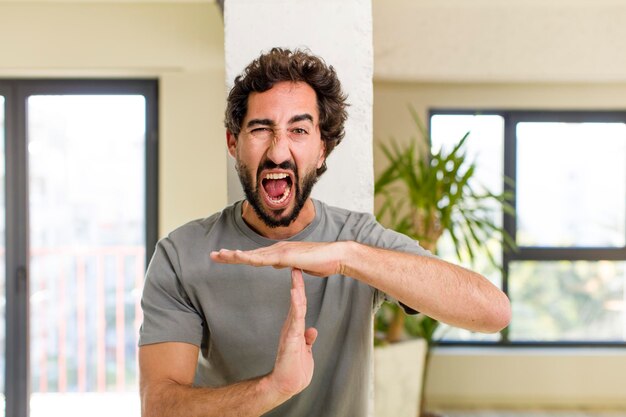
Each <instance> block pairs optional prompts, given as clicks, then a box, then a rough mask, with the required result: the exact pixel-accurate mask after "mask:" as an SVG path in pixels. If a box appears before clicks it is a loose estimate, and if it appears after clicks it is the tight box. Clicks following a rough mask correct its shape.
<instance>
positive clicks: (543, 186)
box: [516, 123, 626, 247]
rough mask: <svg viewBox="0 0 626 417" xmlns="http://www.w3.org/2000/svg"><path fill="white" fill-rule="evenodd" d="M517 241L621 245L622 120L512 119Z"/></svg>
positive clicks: (625, 166)
mask: <svg viewBox="0 0 626 417" xmlns="http://www.w3.org/2000/svg"><path fill="white" fill-rule="evenodd" d="M516 185H517V242H518V244H519V245H520V246H565V247H576V246H596V247H602V246H607V247H612V246H617V247H621V246H624V245H625V244H626V241H625V240H626V227H625V222H626V216H625V215H624V213H626V125H624V124H623V123H518V124H517V184H516Z"/></svg>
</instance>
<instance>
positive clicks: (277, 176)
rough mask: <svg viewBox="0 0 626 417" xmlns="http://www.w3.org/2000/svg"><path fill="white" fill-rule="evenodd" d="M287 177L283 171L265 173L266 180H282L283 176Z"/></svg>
mask: <svg viewBox="0 0 626 417" xmlns="http://www.w3.org/2000/svg"><path fill="white" fill-rule="evenodd" d="M287 177H289V175H288V174H285V173H284V172H281V173H276V174H265V179H266V180H282V179H283V178H287Z"/></svg>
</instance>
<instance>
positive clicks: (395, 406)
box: [374, 339, 427, 417]
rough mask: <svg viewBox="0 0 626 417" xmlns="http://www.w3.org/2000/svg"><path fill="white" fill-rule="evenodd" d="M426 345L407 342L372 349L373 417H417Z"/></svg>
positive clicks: (416, 341) (419, 341) (417, 341)
mask: <svg viewBox="0 0 626 417" xmlns="http://www.w3.org/2000/svg"><path fill="white" fill-rule="evenodd" d="M426 351H427V345H426V341H425V340H424V339H414V340H408V341H404V342H400V343H395V344H392V345H387V346H380V347H376V348H375V349H374V417H417V416H418V414H419V409H420V400H421V393H422V374H423V372H424V362H425V359H426Z"/></svg>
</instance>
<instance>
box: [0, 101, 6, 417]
mask: <svg viewBox="0 0 626 417" xmlns="http://www.w3.org/2000/svg"><path fill="white" fill-rule="evenodd" d="M4 159H5V158H4V97H3V96H0V416H4V415H5V401H4V391H5V390H4V375H5V357H6V353H5V346H6V316H5V306H6V298H5V297H6V290H5V281H6V280H5V274H6V255H5V254H6V250H5V248H6V246H5V236H6V233H5V225H4V222H5V219H6V212H5V204H4V184H5V167H4Z"/></svg>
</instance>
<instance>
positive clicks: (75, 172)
mask: <svg viewBox="0 0 626 417" xmlns="http://www.w3.org/2000/svg"><path fill="white" fill-rule="evenodd" d="M1 85H3V86H4V88H5V89H7V90H8V91H11V92H12V96H11V98H10V99H8V100H7V101H6V103H7V105H6V111H4V112H3V114H6V119H7V121H8V120H11V121H12V122H13V129H12V130H10V131H11V133H10V134H8V135H7V138H6V139H7V158H6V160H7V162H9V163H8V164H7V178H8V182H7V184H8V185H9V188H8V189H7V192H8V195H10V196H11V197H10V199H9V200H8V201H12V202H13V203H12V205H11V207H8V208H7V219H8V221H7V225H11V229H10V230H8V229H7V236H8V244H7V247H11V248H13V250H12V252H11V253H7V269H6V270H7V277H8V278H9V279H7V319H6V323H7V335H6V337H7V341H8V342H9V343H8V344H7V346H9V347H10V348H9V349H7V352H6V361H7V362H6V363H7V366H8V369H7V375H8V376H9V377H8V380H10V381H12V383H11V384H9V385H7V390H6V410H7V415H11V416H17V417H26V416H30V417H39V416H45V415H56V414H63V415H67V416H80V415H84V411H85V409H87V407H88V408H89V409H90V410H92V411H93V414H95V415H111V414H115V413H118V414H119V413H122V414H124V415H126V414H129V413H130V414H133V415H134V414H136V415H138V414H139V400H138V395H137V389H138V381H137V376H138V375H137V363H136V349H137V348H136V346H137V334H138V326H139V324H140V323H141V310H140V307H139V299H140V294H141V288H142V285H143V284H142V283H143V275H144V270H145V266H146V259H148V258H149V257H150V256H151V251H152V249H153V248H154V245H155V243H156V221H157V219H156V204H157V203H156V202H157V199H156V186H157V181H156V128H155V127H156V82H155V81H122V80H117V81H102V80H93V81H88V80H85V81H20V80H13V81H0V86H1ZM0 91H1V90H0ZM0 120H2V119H0ZM2 161H4V158H2ZM3 236H4V235H3ZM11 277H15V279H14V280H13V279H11ZM0 282H1V281H0ZM9 316H10V317H9ZM3 324H4V321H3ZM0 335H1V334H0ZM26 351H28V352H29V355H24V354H23V352H26ZM4 357H5V355H2V359H4ZM27 357H28V360H29V362H27ZM27 381H28V383H27ZM28 388H30V389H29V390H28Z"/></svg>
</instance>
